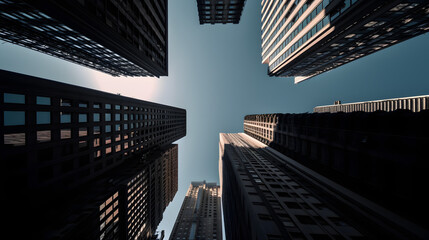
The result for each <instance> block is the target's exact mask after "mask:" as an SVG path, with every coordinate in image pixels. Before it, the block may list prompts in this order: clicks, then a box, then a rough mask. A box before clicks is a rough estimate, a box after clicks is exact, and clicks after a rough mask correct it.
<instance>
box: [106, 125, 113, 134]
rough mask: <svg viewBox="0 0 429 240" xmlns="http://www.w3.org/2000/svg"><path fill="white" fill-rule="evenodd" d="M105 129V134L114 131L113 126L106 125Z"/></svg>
mask: <svg viewBox="0 0 429 240" xmlns="http://www.w3.org/2000/svg"><path fill="white" fill-rule="evenodd" d="M105 128H106V131H105V132H107V133H108V132H111V131H112V126H110V125H106V126H105Z"/></svg>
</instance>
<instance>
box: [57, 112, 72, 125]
mask: <svg viewBox="0 0 429 240" xmlns="http://www.w3.org/2000/svg"><path fill="white" fill-rule="evenodd" d="M60 122H61V123H71V113H64V112H60Z"/></svg>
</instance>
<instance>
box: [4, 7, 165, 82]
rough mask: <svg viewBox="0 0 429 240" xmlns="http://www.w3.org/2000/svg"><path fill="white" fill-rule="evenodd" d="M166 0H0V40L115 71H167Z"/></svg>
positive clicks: (141, 73) (140, 73)
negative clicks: (0, 1)
mask: <svg viewBox="0 0 429 240" xmlns="http://www.w3.org/2000/svg"><path fill="white" fill-rule="evenodd" d="M167 2H168V1H167V0H162V1H119V2H118V1H113V0H108V1H78V0H65V1H54V0H48V1H45V0H44V1H41V0H34V1H33V0H31V1H30V0H19V1H8V0H7V1H2V3H1V4H0V29H1V31H0V39H2V40H4V41H7V42H11V43H14V44H18V45H20V46H23V47H27V48H30V49H33V50H36V51H39V52H42V53H46V54H49V55H51V56H55V57H59V58H62V59H65V60H68V61H71V62H74V63H77V64H80V65H83V66H86V67H90V68H93V69H96V70H99V71H102V72H105V73H108V74H111V75H113V76H119V75H122V76H156V77H159V76H167V75H168V27H167V22H168V18H167V9H168V6H167Z"/></svg>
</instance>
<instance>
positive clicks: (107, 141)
mask: <svg viewBox="0 0 429 240" xmlns="http://www.w3.org/2000/svg"><path fill="white" fill-rule="evenodd" d="M104 141H105V142H104V144H110V143H112V138H111V137H110V136H109V137H106V138H105V139H104Z"/></svg>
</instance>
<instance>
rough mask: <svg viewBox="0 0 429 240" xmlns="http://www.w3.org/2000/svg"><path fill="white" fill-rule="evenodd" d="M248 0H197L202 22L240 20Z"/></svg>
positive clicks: (237, 21) (214, 22)
mask: <svg viewBox="0 0 429 240" xmlns="http://www.w3.org/2000/svg"><path fill="white" fill-rule="evenodd" d="M245 2H246V0H223V1H219V0H197V4H198V16H199V18H200V24H201V25H202V24H209V23H210V24H216V23H223V24H225V23H234V24H237V23H239V22H240V17H241V13H242V12H243V8H244V4H245Z"/></svg>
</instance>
